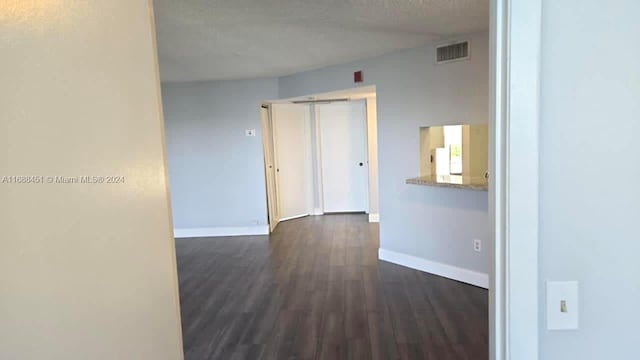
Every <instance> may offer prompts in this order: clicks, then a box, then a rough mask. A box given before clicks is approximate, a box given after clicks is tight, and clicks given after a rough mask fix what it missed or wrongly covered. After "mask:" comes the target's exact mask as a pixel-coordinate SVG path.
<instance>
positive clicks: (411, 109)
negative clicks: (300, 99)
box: [279, 34, 492, 273]
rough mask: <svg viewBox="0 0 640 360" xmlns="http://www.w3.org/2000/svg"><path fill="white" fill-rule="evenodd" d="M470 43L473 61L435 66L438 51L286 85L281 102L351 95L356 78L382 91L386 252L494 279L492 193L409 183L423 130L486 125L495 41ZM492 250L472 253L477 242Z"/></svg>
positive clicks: (483, 38) (480, 38) (323, 72)
mask: <svg viewBox="0 0 640 360" xmlns="http://www.w3.org/2000/svg"><path fill="white" fill-rule="evenodd" d="M464 38H465V39H470V40H471V41H472V43H471V60H470V61H463V62H457V63H452V64H448V65H438V66H436V65H435V64H434V48H433V46H424V47H421V48H418V49H413V50H408V51H402V52H396V53H392V54H389V55H384V56H381V57H376V58H372V59H368V60H363V61H359V62H355V63H351V64H346V65H338V66H332V67H328V68H324V69H320V70H315V71H310V72H305V73H300V74H295V75H291V76H287V77H282V78H280V79H279V91H280V98H285V97H291V96H300V95H305V94H314V93H321V92H328V91H334V90H340V89H348V88H352V87H353V86H354V84H353V72H354V71H356V70H363V71H364V79H365V83H364V84H363V85H364V86H366V85H376V88H377V105H378V109H377V110H378V145H379V151H378V152H379V174H380V177H379V180H380V240H381V247H382V248H384V249H386V250H391V251H396V252H400V253H404V254H410V255H414V256H418V257H422V258H425V259H428V260H431V261H436V262H441V263H446V264H449V265H453V266H458V267H462V268H467V269H471V270H475V271H481V272H484V273H489V269H490V254H489V251H488V249H490V248H491V246H492V245H491V244H490V241H491V239H490V238H489V220H488V195H487V193H486V192H474V191H467V190H458V189H444V188H433V187H424V186H416V185H406V184H405V179H407V178H410V177H415V176H418V175H419V172H420V163H419V153H420V134H419V127H420V126H429V125H443V124H458V123H475V124H478V123H486V122H487V120H488V98H487V93H488V86H489V84H488V68H489V65H488V51H487V50H488V36H487V35H486V34H477V35H470V36H466V37H464ZM473 238H479V239H481V240H483V244H484V248H485V250H484V251H483V252H482V253H476V252H474V251H473V247H472V239H473Z"/></svg>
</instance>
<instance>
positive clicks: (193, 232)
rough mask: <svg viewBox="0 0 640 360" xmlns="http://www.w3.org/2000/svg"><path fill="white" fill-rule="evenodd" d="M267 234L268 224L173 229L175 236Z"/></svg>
mask: <svg viewBox="0 0 640 360" xmlns="http://www.w3.org/2000/svg"><path fill="white" fill-rule="evenodd" d="M248 235H269V225H257V226H238V227H212V228H186V229H173V236H174V237H175V238H199V237H221V236H248Z"/></svg>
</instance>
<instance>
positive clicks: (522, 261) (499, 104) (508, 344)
mask: <svg viewBox="0 0 640 360" xmlns="http://www.w3.org/2000/svg"><path fill="white" fill-rule="evenodd" d="M490 18H491V20H490V21H491V28H490V72H489V80H490V91H489V95H490V110H491V111H490V121H489V126H490V136H491V139H490V144H491V145H490V151H491V155H490V162H491V164H490V169H491V178H492V180H493V181H490V189H489V202H490V211H489V214H490V218H491V228H492V231H493V235H494V236H493V238H494V253H493V260H494V261H493V269H492V273H491V275H492V276H491V285H490V290H489V301H490V308H489V313H490V316H489V321H490V359H492V360H516V359H517V360H536V359H538V353H539V346H538V343H539V341H538V336H539V335H538V334H539V314H540V309H539V304H538V302H539V282H538V209H539V152H538V150H539V149H538V140H539V130H538V127H539V119H540V58H541V45H540V41H541V29H542V0H491V5H490Z"/></svg>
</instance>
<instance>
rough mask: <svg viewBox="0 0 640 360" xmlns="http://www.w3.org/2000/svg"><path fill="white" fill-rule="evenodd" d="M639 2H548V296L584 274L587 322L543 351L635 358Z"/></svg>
mask: <svg viewBox="0 0 640 360" xmlns="http://www.w3.org/2000/svg"><path fill="white" fill-rule="evenodd" d="M638 14H640V2H639V1H637V0H626V1H624V0H617V1H612V2H607V3H606V4H605V3H603V2H601V1H582V0H572V1H551V0H545V1H544V2H543V16H542V21H543V22H542V29H543V33H542V53H543V56H542V99H541V100H542V117H541V127H540V131H541V133H540V138H541V144H540V149H541V152H540V156H541V158H540V166H541V167H540V279H541V284H540V289H541V291H540V303H541V304H544V301H545V300H544V299H545V298H544V297H545V291H544V281H546V280H574V279H575V280H578V281H580V292H581V293H580V300H581V304H580V305H581V309H580V329H579V330H578V331H568V332H550V331H547V330H545V329H546V319H545V318H544V308H543V309H542V311H541V317H542V318H541V322H540V324H541V332H540V335H541V336H540V348H541V349H540V350H541V351H540V358H541V359H545V360H554V359H583V360H589V359H616V360H626V359H637V358H638V356H639V355H638V343H639V342H640V332H639V331H638V324H640V310H639V309H638V304H640V260H639V259H638V256H639V254H640V237H639V233H638V219H639V217H640V186H639V183H640V180H639V179H640V150H639V147H638V141H639V140H638V136H639V135H640V65H639V63H638V59H640V42H639V41H638V37H639V36H640V22H639V21H638Z"/></svg>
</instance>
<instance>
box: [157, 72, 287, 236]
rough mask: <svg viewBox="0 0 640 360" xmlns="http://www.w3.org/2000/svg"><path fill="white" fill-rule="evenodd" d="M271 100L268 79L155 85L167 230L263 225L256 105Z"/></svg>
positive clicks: (274, 86) (274, 90)
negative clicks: (162, 132)
mask: <svg viewBox="0 0 640 360" xmlns="http://www.w3.org/2000/svg"><path fill="white" fill-rule="evenodd" d="M277 95H278V82H277V80H276V79H258V80H240V81H217V82H202V83H168V84H163V85H162V99H163V105H164V117H165V126H166V135H167V153H168V161H169V180H170V184H171V195H172V196H171V201H172V207H173V221H174V227H175V228H178V229H183V228H206V227H235V226H255V225H266V224H267V204H266V190H265V179H264V162H263V161H264V160H263V152H262V135H261V128H260V105H261V102H262V101H263V100H268V99H274V98H277ZM246 129H256V132H257V133H256V136H255V137H246V136H245V130H246Z"/></svg>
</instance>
